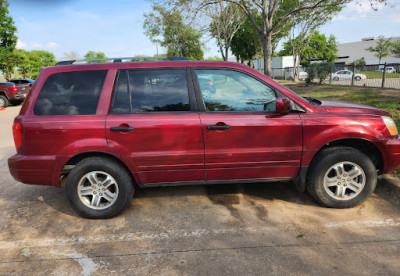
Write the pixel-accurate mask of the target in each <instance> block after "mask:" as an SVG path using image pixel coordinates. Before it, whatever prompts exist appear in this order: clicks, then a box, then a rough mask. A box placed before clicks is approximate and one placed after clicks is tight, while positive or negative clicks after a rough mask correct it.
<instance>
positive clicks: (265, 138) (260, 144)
mask: <svg viewBox="0 0 400 276" xmlns="http://www.w3.org/2000/svg"><path fill="white" fill-rule="evenodd" d="M194 75H195V76H197V79H209V80H210V81H209V82H208V84H209V86H210V85H212V89H211V88H210V87H207V86H204V85H201V83H200V85H198V86H197V90H198V92H201V93H197V95H198V98H202V99H203V101H202V102H203V103H204V109H205V112H204V113H200V120H201V124H202V128H203V134H204V144H205V164H206V181H207V182H208V183H213V182H216V183H218V182H225V181H232V180H239V181H245V180H249V181H254V180H257V179H259V180H266V179H283V178H292V177H295V176H296V175H297V172H298V170H299V167H300V160H301V154H302V144H303V141H302V123H301V119H300V116H299V115H298V114H296V113H288V114H284V115H281V114H277V113H276V112H275V102H276V97H277V95H278V94H277V92H276V91H275V90H274V89H272V88H271V87H269V86H268V85H267V84H265V83H264V82H262V81H260V80H258V79H256V78H254V77H252V76H250V75H248V74H246V73H244V72H240V71H234V70H229V69H219V70H215V69H214V70H209V69H195V74H194Z"/></svg>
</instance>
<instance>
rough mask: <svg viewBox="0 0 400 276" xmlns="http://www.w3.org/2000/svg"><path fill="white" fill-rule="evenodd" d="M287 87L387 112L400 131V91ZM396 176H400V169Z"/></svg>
mask: <svg viewBox="0 0 400 276" xmlns="http://www.w3.org/2000/svg"><path fill="white" fill-rule="evenodd" d="M285 85H286V86H287V87H288V88H289V89H291V90H292V91H294V92H296V93H297V94H299V95H301V96H305V97H314V98H321V99H332V100H340V101H348V102H353V103H358V104H365V105H369V106H373V107H376V108H380V109H383V110H386V111H388V112H390V114H392V116H393V119H394V121H395V122H396V125H397V128H398V129H399V130H400V90H396V89H382V88H372V87H357V86H353V87H352V86H338V85H335V86H333V85H304V84H285ZM395 174H396V175H397V176H400V167H399V168H397V170H396V172H395Z"/></svg>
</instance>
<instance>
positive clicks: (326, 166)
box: [307, 147, 377, 208]
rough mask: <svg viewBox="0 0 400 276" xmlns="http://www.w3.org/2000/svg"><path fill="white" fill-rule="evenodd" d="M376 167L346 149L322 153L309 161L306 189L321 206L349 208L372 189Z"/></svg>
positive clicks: (364, 158) (369, 161)
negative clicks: (310, 163)
mask: <svg viewBox="0 0 400 276" xmlns="http://www.w3.org/2000/svg"><path fill="white" fill-rule="evenodd" d="M376 177H377V174H376V168H375V165H374V164H373V163H372V161H371V160H370V158H369V157H368V156H366V155H365V154H364V153H362V152H360V151H358V150H356V149H354V148H348V147H336V148H331V149H327V150H324V151H322V152H321V153H319V154H318V156H317V157H316V158H315V160H314V161H313V162H312V165H311V167H310V172H309V174H308V179H307V180H308V181H307V190H308V191H309V193H310V194H311V195H312V196H313V197H314V199H315V200H316V201H317V202H319V203H320V204H322V205H324V206H327V207H332V208H350V207H354V206H356V205H358V204H360V203H362V202H364V201H365V200H366V199H367V198H368V197H369V196H370V195H371V194H372V192H373V191H374V190H375V187H376V181H377V180H376Z"/></svg>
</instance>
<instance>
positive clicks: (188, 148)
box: [106, 68, 204, 185]
mask: <svg viewBox="0 0 400 276" xmlns="http://www.w3.org/2000/svg"><path fill="white" fill-rule="evenodd" d="M187 76H188V73H187V70H186V69H185V68H183V69H140V70H120V71H119V73H118V75H117V81H116V84H115V87H114V93H113V99H112V104H111V110H110V114H109V115H108V116H107V119H106V133H107V140H108V143H109V145H110V147H111V148H112V149H113V150H114V151H116V152H118V153H119V154H121V155H123V156H124V157H125V158H126V159H127V160H130V162H131V163H132V164H133V166H134V168H135V171H136V173H137V175H138V176H139V179H140V182H141V183H140V184H150V185H151V184H155V185H160V184H171V183H175V182H183V183H186V184H188V182H196V183H203V182H204V146H203V137H202V131H201V127H200V120H199V115H198V114H197V113H194V112H191V109H192V107H194V106H196V103H195V99H194V94H193V92H191V93H189V91H193V89H192V87H191V86H190V84H191V83H192V82H191V81H188V80H187V79H188V78H187Z"/></svg>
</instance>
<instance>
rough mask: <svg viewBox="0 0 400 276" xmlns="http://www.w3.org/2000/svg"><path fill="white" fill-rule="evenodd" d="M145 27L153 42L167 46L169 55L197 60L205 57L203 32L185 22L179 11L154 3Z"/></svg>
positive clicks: (146, 18)
mask: <svg viewBox="0 0 400 276" xmlns="http://www.w3.org/2000/svg"><path fill="white" fill-rule="evenodd" d="M144 17H145V21H144V23H143V27H144V29H145V34H146V35H147V36H148V37H149V38H150V39H151V41H152V42H153V43H158V44H160V45H161V46H162V47H166V48H167V55H168V56H183V57H188V58H191V59H195V60H202V59H203V55H204V52H203V49H202V48H203V43H201V41H200V38H201V36H202V33H201V32H198V31H196V30H195V29H194V28H193V27H191V26H190V25H187V24H185V23H184V22H183V17H182V15H181V14H180V13H179V12H178V11H169V10H167V9H166V8H165V7H163V6H160V5H153V12H151V13H148V14H145V15H144Z"/></svg>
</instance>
